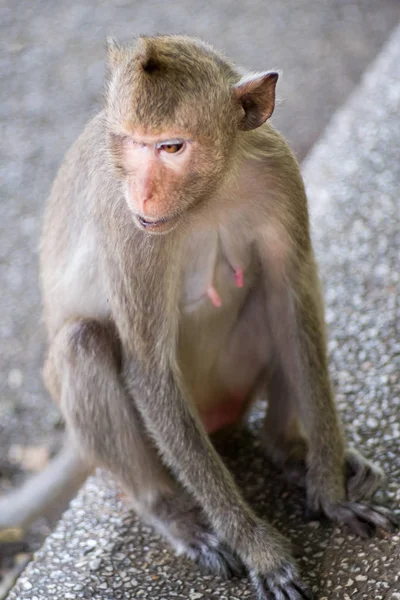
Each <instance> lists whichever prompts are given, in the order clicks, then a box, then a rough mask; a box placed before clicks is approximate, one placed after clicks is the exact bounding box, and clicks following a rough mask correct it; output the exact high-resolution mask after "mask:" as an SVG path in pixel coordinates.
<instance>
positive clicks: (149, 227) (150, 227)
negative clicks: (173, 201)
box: [135, 215, 179, 235]
mask: <svg viewBox="0 0 400 600" xmlns="http://www.w3.org/2000/svg"><path fill="white" fill-rule="evenodd" d="M178 220H179V218H178V217H171V218H168V219H158V220H151V221H150V220H147V219H145V218H144V217H141V216H139V215H135V222H136V224H137V226H138V227H139V229H141V230H142V231H145V232H146V233H151V234H155V235H157V234H165V233H169V232H170V231H172V230H173V229H175V227H176V226H177V225H178Z"/></svg>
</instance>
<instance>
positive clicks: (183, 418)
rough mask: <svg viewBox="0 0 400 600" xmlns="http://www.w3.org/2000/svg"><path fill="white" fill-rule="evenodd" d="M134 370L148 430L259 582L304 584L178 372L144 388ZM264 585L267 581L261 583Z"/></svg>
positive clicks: (131, 382)
mask: <svg viewBox="0 0 400 600" xmlns="http://www.w3.org/2000/svg"><path fill="white" fill-rule="evenodd" d="M135 370H136V368H135V369H133V370H132V371H131V373H130V374H129V375H128V377H127V379H126V382H127V385H128V388H129V390H130V393H131V395H132V396H133V397H134V398H135V404H136V405H137V407H138V409H139V411H140V413H141V415H142V418H143V421H144V424H145V426H146V428H147V430H148V431H149V433H150V434H151V435H152V437H153V438H154V440H155V442H156V444H157V447H158V449H159V451H160V453H161V454H162V456H163V458H164V460H165V461H166V463H167V464H168V465H169V466H170V467H171V469H172V471H173V472H174V473H175V475H176V477H177V478H178V479H179V480H180V481H181V483H182V484H183V485H184V486H185V487H186V488H188V489H189V490H190V492H191V493H192V494H193V496H194V497H195V498H196V499H197V501H198V502H199V504H200V506H201V507H202V508H203V510H204V511H205V513H206V514H207V516H208V518H209V519H210V522H211V523H212V525H213V527H214V528H215V530H216V532H217V533H218V535H219V536H220V537H221V538H222V539H224V540H225V541H226V543H227V544H228V545H229V546H230V547H232V548H233V550H235V551H236V552H237V554H238V555H239V557H240V558H241V559H242V561H243V562H244V564H245V565H246V566H247V567H248V568H249V569H250V571H251V573H252V574H253V576H254V577H255V578H256V579H257V578H258V577H263V578H264V577H265V579H268V581H269V582H270V583H271V582H272V585H277V586H279V585H281V584H282V581H283V580H284V579H285V578H286V579H287V581H292V579H293V580H295V581H296V582H297V583H296V585H301V584H300V583H299V582H298V580H297V576H296V573H295V571H294V570H293V568H292V566H291V564H290V563H291V559H290V556H289V554H288V550H287V544H286V542H285V540H284V538H283V537H282V536H281V535H280V534H279V533H278V532H277V531H276V530H275V529H274V528H273V527H272V526H271V525H269V524H268V523H265V522H264V521H261V520H260V519H259V518H258V517H257V516H256V515H255V514H254V513H253V512H252V510H251V509H250V507H249V506H248V505H247V504H246V503H245V502H244V500H243V498H242V496H241V494H240V492H239V490H238V488H237V487H236V485H235V483H234V481H233V478H232V476H231V474H230V473H229V471H228V469H227V468H226V467H225V465H224V464H223V462H222V460H221V458H220V457H219V456H218V454H217V452H216V451H215V449H214V447H213V446H212V444H211V442H210V441H209V438H208V436H207V435H206V433H205V431H204V429H203V427H202V425H201V423H200V422H199V420H198V419H197V417H196V416H195V415H194V414H192V412H191V410H190V407H189V404H188V402H187V400H186V399H185V398H184V396H183V394H182V393H181V390H180V387H179V385H178V384H177V381H176V379H175V376H174V374H173V372H172V371H171V370H168V369H166V370H165V372H164V373H162V372H160V370H158V371H157V372H156V371H155V370H153V373H150V372H149V371H148V372H147V373H146V376H145V381H146V382H147V383H146V384H145V385H144V386H143V380H142V383H141V385H140V386H139V385H136V384H135V375H134V372H135ZM132 375H133V377H132ZM141 376H142V377H143V372H141ZM139 389H140V393H139ZM263 581H264V579H263ZM257 585H258V584H257ZM259 585H260V586H262V585H264V583H263V582H261V583H260V582H259ZM289 585H291V584H289ZM260 589H261V588H260ZM296 597H297V596H296ZM304 597H306V596H304ZM307 597H308V596H307Z"/></svg>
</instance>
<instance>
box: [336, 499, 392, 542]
mask: <svg viewBox="0 0 400 600" xmlns="http://www.w3.org/2000/svg"><path fill="white" fill-rule="evenodd" d="M328 513H329V514H328V516H330V517H331V518H332V519H333V520H335V521H337V522H338V523H340V524H344V525H347V526H348V527H349V528H350V529H351V531H352V532H353V533H355V534H357V535H359V536H360V537H363V538H368V537H371V536H372V535H374V534H375V533H376V531H377V530H378V529H381V530H383V531H389V532H391V533H392V532H394V531H396V529H397V528H398V527H399V522H398V520H397V518H396V516H395V515H394V514H393V513H392V511H391V510H389V509H388V508H384V507H383V506H375V505H369V504H360V503H358V502H341V503H338V504H336V505H334V507H332V508H331V509H330V510H329V511H328Z"/></svg>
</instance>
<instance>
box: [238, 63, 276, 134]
mask: <svg viewBox="0 0 400 600" xmlns="http://www.w3.org/2000/svg"><path fill="white" fill-rule="evenodd" d="M278 77H279V75H278V73H275V72H268V73H257V74H255V75H246V76H245V77H242V79H241V80H240V81H238V83H236V84H235V85H234V86H233V93H234V96H235V98H236V99H237V100H238V101H239V103H240V104H241V106H242V108H243V111H244V114H243V117H242V118H241V119H240V121H239V129H241V130H242V131H249V130H250V129H256V128H257V127H260V125H262V124H263V123H265V121H266V120H267V119H269V118H270V116H271V115H272V113H273V111H274V107H275V87H276V82H277V81H278Z"/></svg>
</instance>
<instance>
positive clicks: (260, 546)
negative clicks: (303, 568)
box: [240, 520, 313, 600]
mask: <svg viewBox="0 0 400 600" xmlns="http://www.w3.org/2000/svg"><path fill="white" fill-rule="evenodd" d="M244 539H245V538H244V537H243V540H244ZM245 544H246V542H244V543H243V542H242V543H240V546H242V547H241V548H240V554H241V555H242V558H243V554H242V553H243V550H244V548H243V545H245ZM243 560H244V558H243ZM244 562H245V563H246V564H247V566H248V568H249V573H250V578H251V581H252V582H253V585H254V587H255V589H256V592H257V598H258V600H282V599H283V598H285V599H288V600H312V599H313V595H312V593H311V592H310V591H309V590H308V589H307V587H306V586H305V585H304V583H303V582H302V581H301V579H300V577H299V574H298V572H297V568H296V565H295V563H294V560H293V559H292V557H291V556H290V553H289V551H288V542H287V540H286V539H285V538H283V536H281V534H280V533H279V532H278V531H276V529H274V528H273V527H272V526H271V525H269V524H268V523H266V522H264V521H261V520H260V521H258V522H257V523H256V524H255V526H254V530H253V536H251V547H248V548H247V560H246V561H245V560H244Z"/></svg>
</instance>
